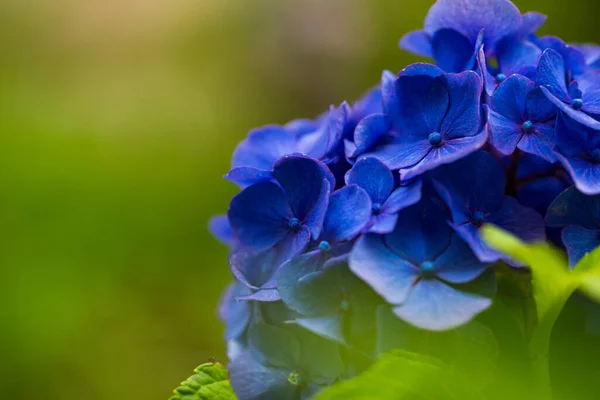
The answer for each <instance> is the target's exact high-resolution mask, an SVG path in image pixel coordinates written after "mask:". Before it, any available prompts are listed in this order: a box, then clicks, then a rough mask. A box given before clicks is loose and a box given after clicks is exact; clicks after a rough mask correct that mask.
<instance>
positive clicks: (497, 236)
mask: <svg viewBox="0 0 600 400" xmlns="http://www.w3.org/2000/svg"><path fill="white" fill-rule="evenodd" d="M482 234H483V237H484V239H485V240H486V241H487V243H488V244H489V245H490V246H491V247H492V248H494V249H496V250H498V251H500V252H502V253H504V254H506V255H508V256H510V257H512V258H514V259H515V260H517V261H519V262H522V263H524V264H526V265H527V266H529V267H530V268H531V271H532V281H531V285H532V290H533V297H534V299H535V303H536V308H537V313H538V320H539V321H543V320H545V319H546V318H547V317H550V318H552V317H556V316H558V315H554V314H555V313H557V312H560V309H562V306H563V305H564V302H565V301H566V300H567V299H568V297H569V296H570V295H571V294H572V293H573V291H574V290H575V289H576V288H577V279H575V277H574V275H572V274H570V273H569V270H568V266H567V261H566V259H565V257H564V255H563V254H562V253H560V252H559V251H557V250H555V249H553V248H551V247H550V246H548V245H546V244H545V243H534V244H525V243H523V242H522V241H520V240H519V239H517V238H516V237H514V236H513V235H511V234H509V233H508V232H505V231H503V230H502V229H499V228H497V227H495V226H491V225H487V226H484V227H483V228H482ZM557 307H558V309H557Z"/></svg>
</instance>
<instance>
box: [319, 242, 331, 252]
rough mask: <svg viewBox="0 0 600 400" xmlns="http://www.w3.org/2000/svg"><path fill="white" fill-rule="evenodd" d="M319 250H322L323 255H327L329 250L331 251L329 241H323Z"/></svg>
mask: <svg viewBox="0 0 600 400" xmlns="http://www.w3.org/2000/svg"><path fill="white" fill-rule="evenodd" d="M319 250H321V253H327V252H328V251H329V250H331V245H330V244H329V242H328V241H326V240H323V241H322V242H321V243H319Z"/></svg>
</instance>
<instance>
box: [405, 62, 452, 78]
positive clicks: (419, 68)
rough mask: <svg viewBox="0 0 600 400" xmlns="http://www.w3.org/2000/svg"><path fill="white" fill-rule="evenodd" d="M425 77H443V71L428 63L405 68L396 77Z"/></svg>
mask: <svg viewBox="0 0 600 400" xmlns="http://www.w3.org/2000/svg"><path fill="white" fill-rule="evenodd" d="M420 75H425V76H429V77H432V78H437V77H438V76H442V75H444V70H443V69H441V68H440V67H438V66H437V65H433V64H429V63H414V64H410V65H408V66H406V67H405V68H404V69H403V70H402V71H400V73H399V74H398V76H420Z"/></svg>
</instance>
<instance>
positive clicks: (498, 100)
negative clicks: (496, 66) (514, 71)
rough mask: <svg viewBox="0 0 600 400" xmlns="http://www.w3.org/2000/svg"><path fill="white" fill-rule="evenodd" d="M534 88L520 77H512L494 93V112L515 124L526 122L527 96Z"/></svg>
mask: <svg viewBox="0 0 600 400" xmlns="http://www.w3.org/2000/svg"><path fill="white" fill-rule="evenodd" d="M534 88H535V83H533V82H532V81H531V80H530V79H527V78H525V77H524V76H521V75H512V76H510V77H509V78H508V79H507V80H505V81H504V82H502V83H501V84H500V86H498V89H496V91H495V92H494V97H493V98H492V105H493V108H494V111H495V112H497V113H498V114H500V115H502V116H503V117H505V118H507V119H508V120H510V121H512V122H515V123H519V124H521V123H523V122H525V120H526V115H525V108H526V102H527V95H528V94H529V92H531V91H532V90H533V89H534Z"/></svg>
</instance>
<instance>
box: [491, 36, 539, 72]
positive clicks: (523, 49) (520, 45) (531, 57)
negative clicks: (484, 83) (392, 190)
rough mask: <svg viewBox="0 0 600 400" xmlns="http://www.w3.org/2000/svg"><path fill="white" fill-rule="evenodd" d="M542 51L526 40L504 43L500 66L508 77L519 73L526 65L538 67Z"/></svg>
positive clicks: (500, 53)
mask: <svg viewBox="0 0 600 400" xmlns="http://www.w3.org/2000/svg"><path fill="white" fill-rule="evenodd" d="M541 55H542V51H541V50H540V48H539V47H537V46H536V45H534V44H533V43H531V42H528V41H525V40H511V41H507V42H505V41H503V46H502V51H500V52H499V53H498V65H499V66H500V69H501V70H502V73H504V75H506V76H511V75H512V74H514V73H516V72H517V71H519V70H520V69H521V68H523V66H525V65H532V66H535V67H537V65H538V61H539V59H540V56H541Z"/></svg>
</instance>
